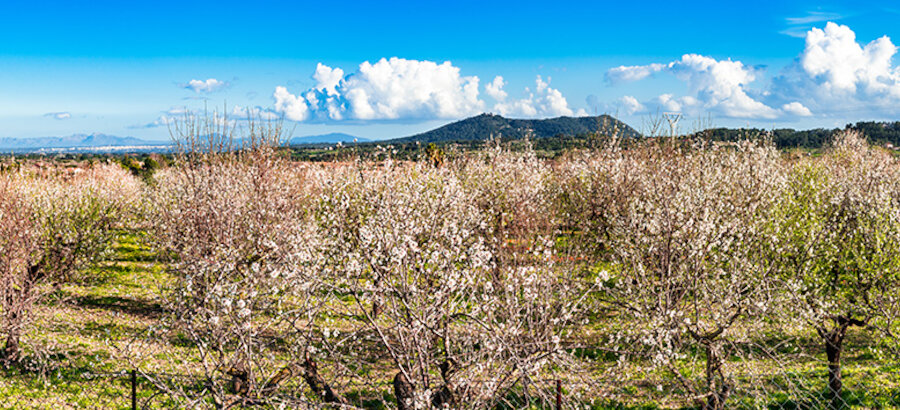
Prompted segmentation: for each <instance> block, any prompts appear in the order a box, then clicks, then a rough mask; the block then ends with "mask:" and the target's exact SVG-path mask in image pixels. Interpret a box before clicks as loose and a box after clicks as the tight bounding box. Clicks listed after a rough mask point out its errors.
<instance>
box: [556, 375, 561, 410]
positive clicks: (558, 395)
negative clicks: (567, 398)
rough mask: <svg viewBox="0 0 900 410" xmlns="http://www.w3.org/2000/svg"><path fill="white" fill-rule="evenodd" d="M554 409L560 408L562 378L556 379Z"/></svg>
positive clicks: (559, 409)
mask: <svg viewBox="0 0 900 410" xmlns="http://www.w3.org/2000/svg"><path fill="white" fill-rule="evenodd" d="M556 410H562V380H560V379H556Z"/></svg>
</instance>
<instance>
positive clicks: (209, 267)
mask: <svg viewBox="0 0 900 410" xmlns="http://www.w3.org/2000/svg"><path fill="white" fill-rule="evenodd" d="M215 120H216V119H215V118H212V119H210V118H206V119H205V120H204V119H201V120H196V119H194V118H188V119H186V121H185V122H184V123H181V124H180V127H182V128H179V132H180V134H179V135H176V136H177V137H179V142H180V143H182V147H186V149H185V150H184V151H182V152H180V153H179V154H178V155H176V157H175V164H174V166H173V167H170V168H169V169H168V170H167V171H165V172H163V173H161V174H160V175H159V176H158V184H157V186H156V188H155V190H154V192H153V193H152V203H153V209H152V219H151V222H153V233H154V237H155V238H156V240H157V241H158V243H157V245H158V247H159V249H160V250H161V251H163V252H164V253H165V254H167V255H169V257H170V258H171V262H170V264H169V266H170V271H171V273H173V274H174V276H175V282H174V283H173V284H171V285H170V286H169V287H168V289H165V290H164V293H163V300H164V307H165V308H166V309H167V311H169V312H171V316H170V318H169V320H168V321H167V323H165V324H164V326H163V327H162V328H161V329H160V331H161V332H163V335H165V336H166V337H170V336H171V335H172V334H181V335H183V337H185V338H187V340H189V341H190V343H191V346H192V347H193V348H192V353H191V357H193V358H195V360H197V361H198V362H199V363H200V369H201V376H202V377H203V379H204V380H205V383H204V385H205V386H204V388H203V389H201V390H189V389H184V388H180V387H178V386H174V385H172V384H170V383H169V382H168V380H165V379H164V378H162V379H161V378H153V377H152V376H150V377H151V378H152V379H153V380H155V382H156V384H157V385H158V386H159V387H160V388H162V389H164V390H166V391H168V392H169V393H170V394H173V395H175V396H178V397H182V398H184V399H187V400H188V403H193V405H198V404H199V403H202V402H203V401H204V400H206V399H207V397H209V396H211V398H212V401H213V403H214V404H215V405H216V406H217V407H221V408H229V407H232V406H239V405H252V404H263V403H278V402H279V400H281V401H282V402H283V401H284V400H301V399H300V398H302V394H300V395H298V394H299V393H293V394H292V395H290V394H289V396H285V397H281V396H284V395H283V394H282V393H284V394H288V393H290V391H289V390H288V391H287V392H284V391H283V389H282V388H283V387H284V386H286V385H290V384H292V383H296V382H295V380H300V379H302V380H303V381H304V382H306V384H307V385H308V386H309V388H311V390H312V391H313V392H314V393H315V394H317V395H319V396H320V398H321V400H324V401H331V402H340V401H342V400H343V399H342V398H340V397H337V396H335V395H333V394H332V391H331V388H330V386H329V384H328V383H327V382H326V381H325V379H323V378H322V376H321V375H320V374H319V373H318V371H317V365H316V357H315V353H316V349H315V346H314V344H315V341H316V340H317V334H318V331H317V330H316V323H317V319H318V318H319V315H318V314H319V312H320V310H321V307H322V305H323V304H324V303H325V301H326V300H327V299H326V298H325V297H323V293H321V292H320V289H321V286H320V280H319V278H318V277H317V275H316V272H317V270H316V268H315V266H317V253H316V247H317V243H316V238H317V235H316V233H315V224H313V223H312V220H311V219H310V216H311V213H310V212H309V209H308V206H307V204H308V203H309V202H308V201H307V196H308V191H307V189H308V188H309V187H311V186H315V183H314V182H311V181H310V180H309V179H307V178H306V176H307V174H306V173H305V172H304V170H303V169H298V168H295V167H292V166H291V165H290V164H289V163H287V162H286V161H284V160H283V159H282V158H281V157H279V154H278V153H277V152H276V151H275V147H276V146H277V144H278V142H279V138H280V137H281V130H280V125H278V124H272V123H267V124H261V125H260V124H255V125H254V124H251V127H250V128H249V130H247V131H246V132H245V134H243V141H244V144H245V145H244V146H243V147H242V148H241V149H233V148H234V146H233V141H232V140H231V134H230V133H229V130H228V128H227V124H228V123H227V122H225V121H222V122H216V121H215ZM192 121H200V122H196V123H195V122H192ZM210 124H212V125H210ZM215 124H222V125H218V126H217V125H215ZM207 131H208V132H207ZM208 139H209V140H212V141H209V140H208ZM148 376H149V375H148ZM280 397H281V398H280ZM291 397H293V399H292V398H291ZM295 404H296V403H295Z"/></svg>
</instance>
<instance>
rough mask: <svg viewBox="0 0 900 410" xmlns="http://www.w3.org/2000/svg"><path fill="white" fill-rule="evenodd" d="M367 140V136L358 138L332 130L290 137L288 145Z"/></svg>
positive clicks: (347, 142)
mask: <svg viewBox="0 0 900 410" xmlns="http://www.w3.org/2000/svg"><path fill="white" fill-rule="evenodd" d="M354 140H356V142H369V141H371V140H370V139H368V138H360V137H356V136H353V135H350V134H344V133H341V132H332V133H330V134H322V135H308V136H306V137H295V138H291V141H290V145H304V144H337V143H338V142H340V143H345V144H349V143H352V142H354Z"/></svg>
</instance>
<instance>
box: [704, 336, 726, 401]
mask: <svg viewBox="0 0 900 410" xmlns="http://www.w3.org/2000/svg"><path fill="white" fill-rule="evenodd" d="M721 353H722V352H721V346H720V345H719V344H717V343H716V342H714V341H710V342H708V343H707V344H706V387H707V392H708V393H709V397H708V398H707V399H706V403H704V405H703V409H704V410H723V409H725V401H726V400H728V393H729V391H728V384H727V383H725V378H724V377H722V360H723V358H722V356H721Z"/></svg>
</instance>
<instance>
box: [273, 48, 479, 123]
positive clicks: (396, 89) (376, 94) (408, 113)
mask: <svg viewBox="0 0 900 410" xmlns="http://www.w3.org/2000/svg"><path fill="white" fill-rule="evenodd" d="M313 79H314V80H316V86H315V87H314V88H312V89H309V90H306V91H304V92H301V93H299V94H296V95H295V94H292V93H290V92H289V91H288V90H287V88H285V87H281V86H279V87H277V88H276V89H275V93H274V94H273V98H274V99H275V109H276V111H278V112H282V113H284V114H285V117H286V118H287V119H289V120H293V121H303V120H307V119H309V120H320V121H326V120H334V121H336V120H342V119H353V120H402V119H436V118H437V119H456V118H461V117H465V116H468V115H473V114H477V113H480V112H481V111H482V110H483V108H484V102H483V101H482V100H480V99H479V98H478V77H476V76H462V75H461V74H460V69H459V68H458V67H456V66H454V65H453V64H451V63H450V62H449V61H447V62H444V63H441V64H438V63H435V62H432V61H419V60H407V59H402V58H396V57H394V58H391V59H384V58H383V59H381V60H379V61H377V62H376V63H374V64H373V63H370V62H368V61H366V62H364V63H362V64H360V65H359V68H358V70H357V71H356V72H353V73H350V74H347V75H344V71H343V70H341V69H340V68H331V67H328V66H326V65H323V64H319V65H318V66H317V67H316V72H315V74H313Z"/></svg>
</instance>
